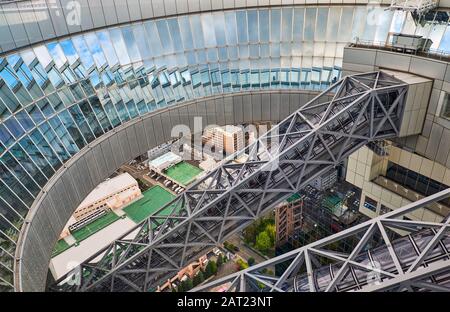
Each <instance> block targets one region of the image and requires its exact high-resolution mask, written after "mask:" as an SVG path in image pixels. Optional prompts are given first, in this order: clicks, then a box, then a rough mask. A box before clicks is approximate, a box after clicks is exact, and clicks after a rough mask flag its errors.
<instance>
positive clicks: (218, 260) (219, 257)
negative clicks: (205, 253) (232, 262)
mask: <svg viewBox="0 0 450 312" xmlns="http://www.w3.org/2000/svg"><path fill="white" fill-rule="evenodd" d="M222 264H223V255H222V254H220V255H219V256H218V257H217V267H218V268H220V267H221V266H222Z"/></svg>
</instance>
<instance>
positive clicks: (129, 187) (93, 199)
mask: <svg viewBox="0 0 450 312" xmlns="http://www.w3.org/2000/svg"><path fill="white" fill-rule="evenodd" d="M141 197H142V193H141V190H140V188H139V186H138V183H137V181H136V180H135V179H134V178H133V177H132V176H131V175H130V174H128V173H122V174H120V175H118V176H116V177H114V178H111V179H108V180H106V181H104V182H102V183H100V184H99V185H98V186H97V187H96V188H95V189H94V190H93V191H92V192H91V193H90V194H89V195H88V196H87V197H86V198H85V199H84V200H83V201H82V202H81V204H80V205H79V206H78V208H77V209H76V210H75V212H74V214H73V215H72V217H71V218H70V220H69V222H68V223H67V224H66V226H65V227H64V230H63V232H62V233H61V236H60V238H64V237H66V236H68V235H70V232H69V227H70V226H71V225H73V224H75V223H77V222H80V221H81V220H83V219H86V218H88V217H89V216H92V215H93V214H95V213H99V212H101V211H103V210H108V209H111V210H115V209H120V208H123V207H124V206H126V205H128V204H130V203H131V202H134V201H135V200H138V199H140V198H141Z"/></svg>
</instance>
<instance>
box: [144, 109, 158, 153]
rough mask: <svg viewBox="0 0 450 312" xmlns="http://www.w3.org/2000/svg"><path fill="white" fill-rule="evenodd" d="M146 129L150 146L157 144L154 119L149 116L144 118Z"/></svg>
mask: <svg viewBox="0 0 450 312" xmlns="http://www.w3.org/2000/svg"><path fill="white" fill-rule="evenodd" d="M144 131H145V137H146V139H147V145H148V146H155V145H156V138H155V130H154V129H153V119H152V118H151V117H150V116H147V117H146V118H145V119H144Z"/></svg>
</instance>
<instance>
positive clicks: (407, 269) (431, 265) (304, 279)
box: [192, 188, 450, 292]
mask: <svg viewBox="0 0 450 312" xmlns="http://www.w3.org/2000/svg"><path fill="white" fill-rule="evenodd" d="M449 196H450V188H449V189H446V190H444V191H441V192H439V193H437V194H434V195H432V196H429V197H426V198H423V199H421V200H419V201H416V202H413V203H411V204H409V205H406V206H404V207H402V208H399V209H396V210H394V211H392V212H390V213H387V214H384V215H381V216H378V217H376V218H374V219H371V220H369V221H367V222H364V223H361V224H359V225H356V226H354V227H351V228H349V229H347V230H344V231H342V232H339V233H337V234H334V235H331V236H329V237H326V238H324V239H321V240H318V241H316V242H313V243H311V244H309V245H306V246H303V247H301V248H298V249H296V250H293V251H290V252H288V253H285V254H283V255H281V256H278V257H275V258H273V259H271V260H268V261H265V262H262V263H260V264H257V265H255V266H253V267H250V268H248V269H245V270H242V271H239V272H237V273H235V274H232V275H228V276H226V277H224V278H221V279H218V280H216V281H213V282H211V283H208V284H206V285H203V286H201V287H198V288H195V289H193V290H192V291H211V290H213V289H214V288H215V287H217V286H218V285H222V287H223V286H224V285H225V287H227V291H270V292H271V291H294V292H308V291H309V292H311V291H312V292H314V291H326V292H328V291H350V290H352V291H419V290H420V291H450V239H449V238H450V232H449V230H450V218H449V215H447V217H446V218H443V219H442V221H441V222H424V221H412V220H407V219H403V217H404V216H405V215H409V214H411V213H413V212H414V211H416V210H419V209H423V207H425V206H427V205H428V204H429V203H432V202H435V201H438V200H442V199H445V198H448V197H449ZM352 237H353V238H355V240H354V242H356V243H355V244H353V246H352V247H353V248H350V249H348V250H347V252H342V251H341V250H339V248H337V246H339V245H341V246H342V244H339V243H342V242H343V241H345V240H348V239H349V238H352ZM280 264H282V268H281V270H276V271H277V273H276V274H275V275H273V274H267V272H270V271H269V270H274V268H277V266H278V268H280Z"/></svg>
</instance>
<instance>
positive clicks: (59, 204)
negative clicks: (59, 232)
mask: <svg viewBox="0 0 450 312" xmlns="http://www.w3.org/2000/svg"><path fill="white" fill-rule="evenodd" d="M48 194H51V196H52V202H53V206H54V207H56V211H57V212H58V216H59V217H60V219H62V223H64V224H63V226H64V225H65V224H66V223H65V222H67V220H68V218H69V217H70V216H71V215H72V213H73V210H72V207H71V206H70V205H67V199H66V196H67V194H66V189H65V188H64V184H63V183H62V181H61V179H59V180H58V181H56V182H55V185H53V187H52V188H51V189H50V192H49V193H48ZM66 216H67V218H66Z"/></svg>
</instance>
